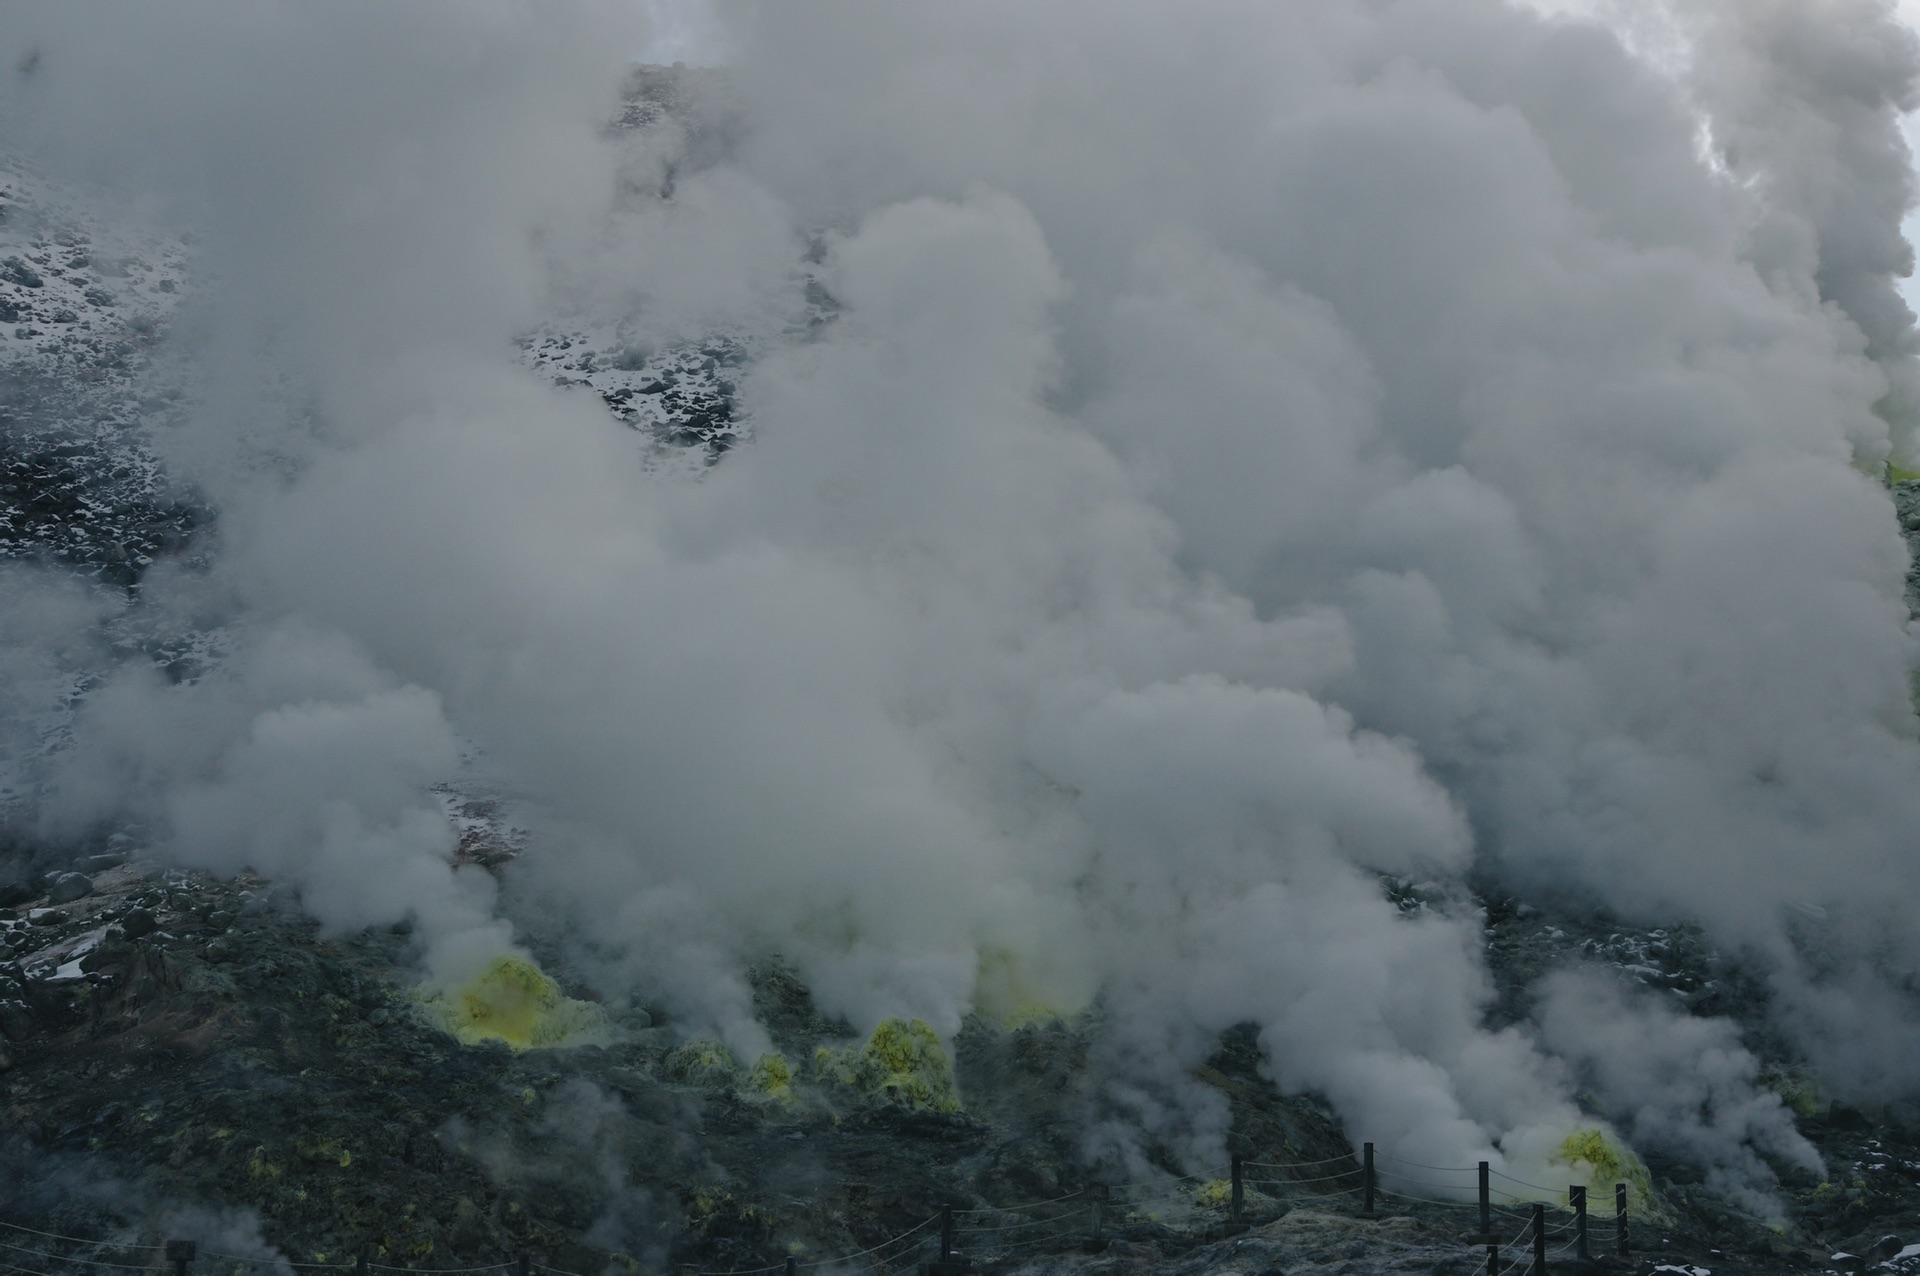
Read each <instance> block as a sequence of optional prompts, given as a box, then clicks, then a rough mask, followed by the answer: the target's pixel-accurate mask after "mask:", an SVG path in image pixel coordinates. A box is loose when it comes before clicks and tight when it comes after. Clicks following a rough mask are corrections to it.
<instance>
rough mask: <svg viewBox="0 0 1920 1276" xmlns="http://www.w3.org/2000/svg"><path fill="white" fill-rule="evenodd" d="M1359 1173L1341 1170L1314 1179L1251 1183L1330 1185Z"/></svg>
mask: <svg viewBox="0 0 1920 1276" xmlns="http://www.w3.org/2000/svg"><path fill="white" fill-rule="evenodd" d="M1359 1173H1360V1171H1359V1170H1358V1169H1351V1170H1343V1171H1341V1172H1340V1173H1338V1174H1322V1175H1319V1176H1318V1177H1315V1178H1310V1179H1254V1180H1253V1182H1256V1183H1281V1184H1288V1183H1302V1184H1304V1183H1332V1182H1335V1181H1337V1180H1339V1179H1345V1178H1352V1177H1353V1176H1354V1175H1356V1174H1359Z"/></svg>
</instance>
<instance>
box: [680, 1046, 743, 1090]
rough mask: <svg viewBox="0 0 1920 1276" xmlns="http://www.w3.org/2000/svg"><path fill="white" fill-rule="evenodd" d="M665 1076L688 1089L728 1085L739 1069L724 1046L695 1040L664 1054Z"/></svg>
mask: <svg viewBox="0 0 1920 1276" xmlns="http://www.w3.org/2000/svg"><path fill="white" fill-rule="evenodd" d="M662 1065H663V1066H664V1067H665V1068H666V1072H667V1076H669V1077H671V1078H672V1079H673V1080H675V1081H685V1082H687V1083H688V1084H690V1085H731V1084H732V1083H733V1082H734V1080H735V1079H736V1078H737V1076H738V1074H739V1072H740V1068H739V1065H737V1064H736V1063H734V1061H733V1051H731V1050H729V1049H727V1046H726V1043H725V1042H723V1041H716V1040H714V1039H713V1038H712V1037H695V1038H694V1039H693V1040H691V1041H683V1042H681V1043H680V1044H679V1045H677V1046H675V1047H674V1048H673V1049H671V1050H669V1051H667V1057H666V1058H665V1059H664V1060H662Z"/></svg>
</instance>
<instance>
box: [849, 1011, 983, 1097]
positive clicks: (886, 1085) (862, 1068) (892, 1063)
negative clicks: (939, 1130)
mask: <svg viewBox="0 0 1920 1276" xmlns="http://www.w3.org/2000/svg"><path fill="white" fill-rule="evenodd" d="M813 1064H814V1071H815V1073H816V1074H817V1075H818V1076H819V1077H820V1078H821V1079H822V1080H827V1081H837V1082H839V1083H840V1084H842V1085H846V1086H851V1087H853V1088H854V1089H856V1090H858V1091H860V1092H861V1093H862V1094H867V1095H872V1096H874V1097H875V1098H883V1099H891V1100H894V1101H896V1102H899V1103H904V1104H906V1105H908V1106H909V1107H915V1108H926V1109H928V1110H929V1111H933V1112H958V1111H959V1110H960V1095H959V1092H958V1091H957V1090H956V1089H955V1088H954V1084H953V1061H952V1060H950V1059H948V1058H947V1052H946V1050H945V1048H944V1047H942V1046H941V1044H940V1037H939V1035H938V1034H937V1033H935V1032H934V1030H933V1029H932V1027H930V1026H929V1025H928V1024H927V1022H926V1021H925V1020H924V1019H911V1020H909V1019H887V1020H883V1021H882V1022H881V1024H880V1026H879V1027H877V1028H875V1029H874V1030H873V1035H872V1036H871V1037H868V1038H867V1040H866V1043H865V1044H864V1045H861V1046H857V1047H855V1046H848V1047H847V1048H845V1049H843V1050H834V1049H830V1048H828V1047H826V1046H822V1047H821V1048H820V1049H818V1050H816V1051H815V1052H814V1056H813Z"/></svg>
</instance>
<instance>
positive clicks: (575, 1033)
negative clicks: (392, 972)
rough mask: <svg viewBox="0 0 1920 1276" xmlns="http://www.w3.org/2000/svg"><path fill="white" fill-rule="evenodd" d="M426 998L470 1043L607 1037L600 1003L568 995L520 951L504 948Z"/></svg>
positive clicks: (542, 1043) (543, 1043)
mask: <svg viewBox="0 0 1920 1276" xmlns="http://www.w3.org/2000/svg"><path fill="white" fill-rule="evenodd" d="M424 1000H425V1002H426V1005H427V1007H428V1009H429V1011H431V1012H432V1013H433V1014H434V1015H435V1016H436V1017H437V1018H438V1019H439V1020H440V1023H441V1026H442V1027H444V1028H445V1029H446V1030H447V1031H448V1032H450V1033H452V1034H453V1035H454V1036H456V1037H458V1038H459V1039H460V1040H461V1041H462V1042H463V1043H465V1044H466V1045H470V1046H471V1045H477V1044H478V1043H480V1042H482V1041H504V1042H506V1043H507V1045H509V1046H511V1047H512V1048H513V1049H515V1050H539V1049H546V1048H550V1047H554V1046H577V1045H586V1044H589V1043H592V1042H597V1041H603V1040H605V1038H606V1030H607V1024H606V1017H605V1016H604V1015H603V1014H602V1013H601V1010H600V1007H598V1006H596V1005H594V1004H592V1003H591V1002H586V1001H575V1000H574V999H572V998H571V997H567V996H564V995H563V994H562V993H561V991H560V985H558V984H556V983H554V982H553V980H552V979H550V978H548V977H547V975H546V972H544V971H542V970H541V969H540V968H539V967H538V966H536V965H534V964H533V962H532V960H531V959H529V958H527V957H524V956H521V955H520V954H518V953H502V954H501V955H500V956H498V957H495V958H494V959H493V960H492V961H490V962H488V963H487V964H486V966H485V967H483V968H482V969H481V971H480V973H479V974H477V975H475V976H474V977H473V978H472V979H469V980H468V981H467V982H466V983H464V984H462V985H460V986H459V987H458V988H454V989H451V990H446V989H433V990H431V991H429V992H427V993H426V994H425V996H424Z"/></svg>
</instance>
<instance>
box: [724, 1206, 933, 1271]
mask: <svg viewBox="0 0 1920 1276" xmlns="http://www.w3.org/2000/svg"><path fill="white" fill-rule="evenodd" d="M939 1221H940V1216H939V1215H938V1214H935V1215H933V1216H932V1217H930V1218H926V1219H922V1220H921V1221H920V1222H918V1223H916V1224H914V1225H913V1226H912V1227H909V1228H908V1229H907V1230H906V1231H904V1232H902V1233H900V1234H899V1235H898V1236H896V1237H894V1238H893V1239H892V1240H889V1241H881V1242H880V1243H879V1244H878V1245H875V1246H874V1247H873V1248H872V1249H863V1250H860V1251H859V1252H857V1253H853V1254H846V1255H843V1256H842V1257H840V1258H822V1259H817V1260H815V1261H814V1262H811V1263H796V1264H795V1266H797V1267H826V1266H829V1265H831V1264H833V1263H845V1262H850V1261H852V1260H853V1259H856V1258H865V1257H866V1256H867V1255H869V1254H878V1253H879V1252H880V1251H881V1250H883V1249H887V1248H890V1247H891V1246H894V1245H898V1244H899V1243H900V1242H901V1241H904V1240H906V1239H907V1238H908V1237H910V1236H912V1235H914V1234H915V1233H917V1232H923V1231H925V1230H926V1229H927V1228H929V1227H931V1226H932V1225H933V1224H935V1223H937V1222H939ZM701 1276H710V1274H709V1273H706V1272H702V1273H701ZM714 1276H717V1274H714Z"/></svg>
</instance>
